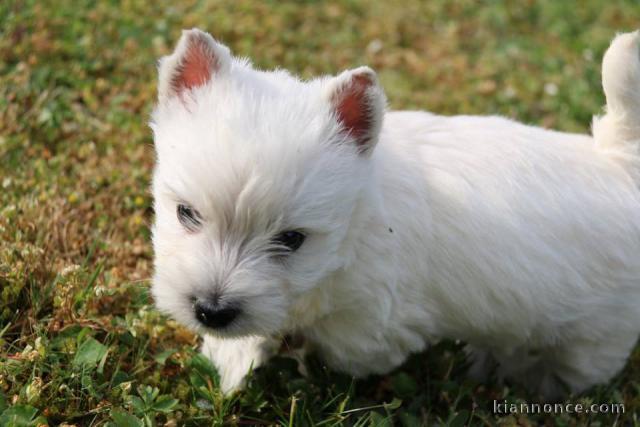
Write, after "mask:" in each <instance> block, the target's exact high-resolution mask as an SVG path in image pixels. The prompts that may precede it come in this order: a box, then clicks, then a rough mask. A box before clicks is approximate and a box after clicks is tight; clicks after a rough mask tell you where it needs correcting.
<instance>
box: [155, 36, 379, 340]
mask: <svg viewBox="0 0 640 427" xmlns="http://www.w3.org/2000/svg"><path fill="white" fill-rule="evenodd" d="M159 80H160V81H159V93H158V106H157V108H156V110H155V112H154V114H153V120H152V123H151V127H152V129H153V132H154V137H155V147H156V154H157V162H156V167H155V173H154V179H153V194H154V199H155V211H156V220H155V224H154V227H153V244H154V250H155V276H154V281H153V294H154V297H155V300H156V303H157V305H158V306H159V307H160V308H161V309H162V310H163V311H165V312H167V313H169V314H170V315H172V316H173V317H174V318H176V319H177V320H178V321H180V322H182V323H184V324H186V325H187V326H190V327H192V328H194V329H196V330H198V331H200V332H206V333H211V334H216V335H219V336H241V335H250V334H257V335H266V334H272V333H278V332H282V331H281V329H282V327H283V325H284V324H285V322H286V321H287V313H288V311H289V309H290V308H291V307H292V304H294V302H295V301H296V299H297V298H299V297H300V296H302V295H303V294H304V293H305V292H308V291H309V290H311V289H313V288H314V287H316V286H317V285H318V284H319V283H320V282H321V281H322V280H323V278H325V277H327V275H328V274H330V273H331V272H333V271H336V270H337V269H339V268H341V267H342V266H343V265H344V262H345V261H344V255H345V251H347V250H348V249H347V247H348V246H349V245H348V241H349V239H347V237H346V236H347V230H348V229H349V224H350V221H351V219H352V214H353V211H354V207H355V205H356V203H357V201H358V198H359V197H360V194H361V192H362V189H363V186H364V185H365V184H366V183H367V181H368V180H369V179H371V173H370V172H371V167H370V155H371V152H372V150H373V148H374V146H375V143H376V141H377V139H378V133H379V131H380V126H381V123H382V116H383V112H384V107H385V98H384V94H383V92H382V90H381V89H380V87H379V86H378V83H377V80H376V76H375V74H374V72H373V71H372V70H370V69H368V68H364V67H363V68H358V69H355V70H351V71H346V72H344V73H342V74H340V75H339V76H337V77H331V78H321V79H316V80H312V81H308V82H303V81H300V80H298V79H297V78H295V77H293V76H291V75H290V74H288V73H286V72H284V71H274V72H262V71H258V70H255V69H253V68H252V66H251V65H250V64H249V63H248V61H246V60H241V59H238V58H234V57H232V56H231V54H230V52H229V49H228V48H227V47H225V46H223V45H222V44H220V43H218V42H216V41H215V40H214V39H213V38H212V37H211V36H210V35H209V34H207V33H203V32H201V31H199V30H195V29H194V30H189V31H185V32H184V33H183V35H182V38H181V39H180V41H179V43H178V45H177V47H176V49H175V52H174V53H173V54H172V55H170V56H167V57H165V58H163V59H162V60H161V62H160V67H159Z"/></svg>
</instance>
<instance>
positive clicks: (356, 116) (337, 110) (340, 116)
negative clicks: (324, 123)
mask: <svg viewBox="0 0 640 427" xmlns="http://www.w3.org/2000/svg"><path fill="white" fill-rule="evenodd" d="M325 96H327V98H328V100H329V102H330V103H331V108H332V111H333V112H334V114H335V117H336V119H337V120H338V122H339V124H340V126H341V132H342V133H343V135H344V136H345V137H346V138H347V139H348V140H350V141H351V142H352V143H353V144H355V145H356V146H357V147H358V150H359V151H360V152H361V153H370V152H371V151H373V147H375V145H376V143H377V142H378V136H379V134H380V128H381V127H382V120H383V117H384V110H385V107H386V102H387V101H386V97H385V95H384V91H383V90H382V87H380V85H379V84H378V79H377V77H376V73H375V72H374V71H373V70H372V69H371V68H369V67H360V68H356V69H354V70H348V71H345V72H343V73H342V74H340V75H338V76H337V77H335V78H334V79H332V80H331V81H330V82H329V85H328V86H327V88H326V92H325Z"/></svg>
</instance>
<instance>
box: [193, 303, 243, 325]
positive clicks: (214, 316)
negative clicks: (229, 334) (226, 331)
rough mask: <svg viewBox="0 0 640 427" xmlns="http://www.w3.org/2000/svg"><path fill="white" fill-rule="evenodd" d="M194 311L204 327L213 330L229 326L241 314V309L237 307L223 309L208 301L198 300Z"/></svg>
mask: <svg viewBox="0 0 640 427" xmlns="http://www.w3.org/2000/svg"><path fill="white" fill-rule="evenodd" d="M193 309H194V311H195V315H196V319H198V321H199V322H200V323H202V324H203V325H204V326H207V327H209V328H212V329H219V328H224V327H225V326H228V325H229V324H230V323H231V322H233V320H234V319H235V318H236V317H238V314H240V312H241V309H240V308H239V307H237V306H233V305H231V306H224V307H223V306H221V305H220V304H216V303H214V302H211V301H207V300H197V301H196V302H195V303H194V305H193Z"/></svg>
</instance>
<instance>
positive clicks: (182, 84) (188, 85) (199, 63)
mask: <svg viewBox="0 0 640 427" xmlns="http://www.w3.org/2000/svg"><path fill="white" fill-rule="evenodd" d="M214 65H215V58H214V56H213V54H212V52H211V50H210V49H209V47H208V46H207V45H206V42H205V41H203V40H200V39H199V38H193V39H191V40H190V42H189V46H188V47H187V52H186V53H185V55H184V59H183V62H182V64H181V65H180V69H179V71H178V73H177V74H176V76H175V77H174V79H173V82H172V84H173V87H174V88H175V89H176V91H177V92H178V93H181V92H182V91H184V90H188V89H192V88H194V87H198V86H202V85H204V84H206V83H207V82H208V81H209V80H210V79H211V75H212V73H213V71H214Z"/></svg>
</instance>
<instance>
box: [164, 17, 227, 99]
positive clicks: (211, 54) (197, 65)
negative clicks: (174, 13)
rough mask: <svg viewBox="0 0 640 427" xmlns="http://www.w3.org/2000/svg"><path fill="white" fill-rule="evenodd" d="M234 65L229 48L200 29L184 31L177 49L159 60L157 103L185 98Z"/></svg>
mask: <svg viewBox="0 0 640 427" xmlns="http://www.w3.org/2000/svg"><path fill="white" fill-rule="evenodd" d="M230 66H231V53H230V52H229V49H228V48H227V47H226V46H224V45H222V44H220V43H218V42H216V41H215V40H214V39H213V37H211V35H209V34H208V33H205V32H204V31H200V30H199V29H197V28H194V29H191V30H183V31H182V37H180V41H179V42H178V45H177V46H176V49H175V50H174V51H173V53H172V54H171V55H169V56H165V57H163V58H162V59H160V65H159V83H158V101H159V102H160V103H162V102H165V101H166V100H168V99H171V98H174V97H180V98H183V97H184V95H185V94H186V93H187V92H189V91H191V90H193V89H195V88H198V87H201V86H205V85H207V84H209V83H211V81H212V80H213V77H214V75H217V74H220V73H222V72H224V71H226V70H228V69H229V67H230Z"/></svg>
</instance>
